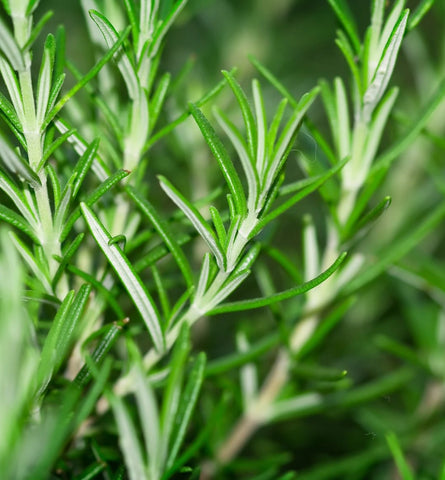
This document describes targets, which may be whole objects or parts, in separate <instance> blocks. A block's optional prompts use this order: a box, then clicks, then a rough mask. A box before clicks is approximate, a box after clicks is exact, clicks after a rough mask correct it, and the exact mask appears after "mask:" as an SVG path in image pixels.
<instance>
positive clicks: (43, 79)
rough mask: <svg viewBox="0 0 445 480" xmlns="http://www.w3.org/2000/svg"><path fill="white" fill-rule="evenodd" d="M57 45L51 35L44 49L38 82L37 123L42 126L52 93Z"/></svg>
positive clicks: (47, 38)
mask: <svg viewBox="0 0 445 480" xmlns="http://www.w3.org/2000/svg"><path fill="white" fill-rule="evenodd" d="M55 51H56V44H55V40H54V36H53V35H51V34H49V35H48V36H47V37H46V42H45V47H44V49H43V57H42V64H41V66H40V72H39V77H38V80H37V106H36V122H37V125H41V124H42V123H43V121H44V119H45V115H46V112H47V110H48V108H49V106H50V105H49V97H50V92H51V80H52V72H53V66H54V56H55Z"/></svg>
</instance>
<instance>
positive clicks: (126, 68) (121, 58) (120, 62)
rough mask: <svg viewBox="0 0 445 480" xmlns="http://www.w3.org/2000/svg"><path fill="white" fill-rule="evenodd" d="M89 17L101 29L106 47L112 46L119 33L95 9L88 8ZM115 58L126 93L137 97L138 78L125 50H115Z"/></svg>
mask: <svg viewBox="0 0 445 480" xmlns="http://www.w3.org/2000/svg"><path fill="white" fill-rule="evenodd" d="M89 14H90V17H91V18H92V20H93V21H94V23H95V24H96V25H97V26H98V28H99V30H100V31H101V33H102V35H103V37H104V39H105V42H106V44H107V46H108V48H112V47H113V45H115V44H116V42H118V40H119V35H118V33H117V32H116V30H115V28H114V27H113V25H111V23H110V22H109V21H108V19H107V18H106V17H105V16H104V15H102V14H101V13H100V12H98V11H96V10H90V12H89ZM115 59H116V62H117V66H118V68H119V70H120V72H121V75H122V78H123V79H124V81H125V85H126V86H127V90H128V95H129V96H130V98H131V99H132V100H136V99H137V98H138V97H139V80H138V77H137V74H136V71H135V68H134V66H133V64H132V63H131V61H130V58H129V57H128V55H127V53H126V52H125V51H120V52H116V54H115Z"/></svg>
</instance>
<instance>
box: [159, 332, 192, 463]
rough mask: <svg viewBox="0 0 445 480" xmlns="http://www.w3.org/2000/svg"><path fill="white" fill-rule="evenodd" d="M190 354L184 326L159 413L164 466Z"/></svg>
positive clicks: (172, 360)
mask: <svg viewBox="0 0 445 480" xmlns="http://www.w3.org/2000/svg"><path fill="white" fill-rule="evenodd" d="M189 352H190V333H189V327H188V325H187V324H184V325H183V326H182V328H181V331H180V333H179V336H178V339H177V340H176V343H175V347H174V349H173V354H172V358H171V361H170V363H169V367H170V372H169V375H168V381H167V386H166V388H165V393H164V399H163V402H162V411H161V430H162V440H161V453H160V460H161V462H162V465H164V464H165V462H166V461H167V458H168V456H169V453H170V440H171V438H173V437H172V434H173V429H174V426H175V420H176V417H177V414H178V408H179V406H180V400H181V391H182V383H183V377H184V369H185V365H186V362H187V357H188V354H189Z"/></svg>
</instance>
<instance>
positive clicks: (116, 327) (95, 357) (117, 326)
mask: <svg viewBox="0 0 445 480" xmlns="http://www.w3.org/2000/svg"><path fill="white" fill-rule="evenodd" d="M127 322H128V319H125V320H123V321H122V322H113V323H112V324H109V325H106V326H105V327H103V328H101V329H100V331H96V332H95V333H94V334H93V335H91V336H90V337H89V338H91V337H94V338H96V337H97V336H99V335H101V334H102V333H103V332H104V331H105V335H104V336H103V338H102V339H101V341H100V342H99V344H98V345H97V347H96V348H95V349H94V351H93V353H92V354H91V362H90V364H89V363H88V362H87V363H86V364H85V365H84V366H83V367H82V368H81V369H80V370H79V373H78V374H77V375H76V377H75V378H74V380H73V383H74V384H75V385H77V386H79V387H84V386H85V385H86V384H87V383H88V382H89V381H90V379H91V377H92V368H91V367H92V366H93V365H95V366H96V367H98V366H99V365H100V364H101V363H102V362H103V360H104V358H105V355H106V354H107V353H108V352H109V351H110V349H111V347H112V346H113V345H114V343H115V342H116V340H117V338H118V335H119V334H120V333H121V332H122V327H123V325H125V324H126V323H127ZM87 341H88V340H87ZM98 370H99V371H101V370H102V369H98Z"/></svg>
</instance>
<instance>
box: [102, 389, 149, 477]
mask: <svg viewBox="0 0 445 480" xmlns="http://www.w3.org/2000/svg"><path fill="white" fill-rule="evenodd" d="M109 400H110V404H111V408H112V409H113V413H114V417H115V419H116V423H117V427H118V429H119V444H120V447H121V449H122V452H123V454H124V459H125V464H126V466H127V471H128V476H129V478H130V480H145V479H147V476H148V472H147V471H146V468H145V463H144V458H143V455H142V450H141V447H140V444H139V439H138V435H137V433H136V428H135V426H134V423H133V421H132V420H131V417H130V414H129V412H128V410H127V407H126V406H125V405H124V402H123V401H122V400H121V399H120V398H119V397H117V396H116V395H110V396H109Z"/></svg>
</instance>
